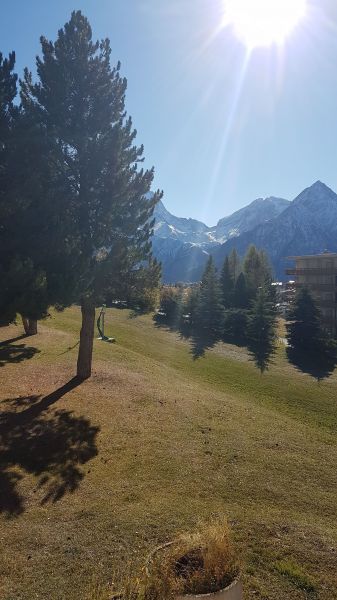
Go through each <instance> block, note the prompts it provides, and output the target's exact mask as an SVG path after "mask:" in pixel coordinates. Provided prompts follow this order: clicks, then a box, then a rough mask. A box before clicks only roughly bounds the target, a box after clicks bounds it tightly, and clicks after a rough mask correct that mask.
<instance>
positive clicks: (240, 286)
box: [233, 273, 250, 309]
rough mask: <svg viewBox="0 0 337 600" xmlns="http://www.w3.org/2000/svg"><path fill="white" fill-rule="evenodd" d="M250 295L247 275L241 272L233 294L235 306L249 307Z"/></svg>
mask: <svg viewBox="0 0 337 600" xmlns="http://www.w3.org/2000/svg"><path fill="white" fill-rule="evenodd" d="M249 303H250V296H249V293H248V290H247V284H246V277H245V275H244V273H240V275H239V277H238V278H237V280H236V283H235V287H234V294H233V306H234V307H235V308H242V309H246V308H248V307H249Z"/></svg>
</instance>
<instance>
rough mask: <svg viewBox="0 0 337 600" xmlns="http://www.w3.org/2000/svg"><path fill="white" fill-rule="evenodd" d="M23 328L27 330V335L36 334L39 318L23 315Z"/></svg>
mask: <svg viewBox="0 0 337 600" xmlns="http://www.w3.org/2000/svg"><path fill="white" fill-rule="evenodd" d="M21 318H22V324H23V328H24V330H25V334H26V335H36V334H37V320H36V319H27V317H21Z"/></svg>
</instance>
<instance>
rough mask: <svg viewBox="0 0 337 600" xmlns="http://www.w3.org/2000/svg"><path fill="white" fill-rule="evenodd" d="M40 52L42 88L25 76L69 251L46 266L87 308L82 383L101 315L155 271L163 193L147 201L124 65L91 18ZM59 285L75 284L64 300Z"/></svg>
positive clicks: (54, 208)
mask: <svg viewBox="0 0 337 600" xmlns="http://www.w3.org/2000/svg"><path fill="white" fill-rule="evenodd" d="M41 46H42V57H41V58H38V59H37V74H38V81H37V83H34V82H33V78H32V75H31V74H30V73H29V72H28V71H27V70H26V71H25V75H24V80H23V82H22V89H21V100H22V106H23V111H24V113H25V115H26V118H27V119H28V120H29V121H30V122H31V123H34V124H35V125H36V127H38V129H39V131H40V135H41V137H42V138H43V140H44V142H45V143H46V144H47V145H46V147H45V160H46V161H47V162H48V164H49V165H51V166H52V169H53V176H54V180H53V186H52V189H51V187H50V186H49V188H47V187H44V186H43V191H45V194H46V195H45V202H46V203H48V207H45V206H44V207H43V206H42V207H41V212H40V215H43V216H44V215H45V214H46V213H51V218H52V223H53V231H52V240H53V241H55V242H56V240H57V242H58V244H59V247H60V251H59V254H58V255H57V260H56V262H54V263H53V264H50V263H49V262H48V264H45V265H44V266H45V271H46V277H47V281H48V280H49V279H53V280H55V282H56V283H55V286H56V288H57V291H58V295H59V298H58V304H60V305H63V304H65V305H66V304H68V303H69V302H70V300H72V301H78V302H79V303H80V305H81V312H82V328H81V334H80V346H79V355H78V363H77V376H78V377H79V378H80V379H86V378H87V377H90V374H91V364H92V350H93V337H94V324H95V307H97V306H98V305H99V304H101V303H102V301H104V300H105V297H106V295H107V293H110V292H111V291H114V292H116V291H117V290H118V289H120V286H121V284H122V282H124V281H125V280H126V278H128V279H129V280H130V278H131V279H132V277H133V276H134V278H135V279H136V278H137V277H138V273H139V269H141V268H142V269H144V268H146V264H147V263H148V264H150V262H151V244H150V241H149V238H150V236H151V232H152V227H153V219H152V215H153V210H154V206H155V204H156V203H157V201H158V200H159V198H160V197H161V194H159V193H156V194H155V195H154V196H153V197H152V198H151V199H149V198H148V193H149V191H150V188H151V184H152V181H153V176H154V172H153V169H152V170H148V171H145V170H143V169H141V168H139V163H141V162H142V160H143V147H142V146H141V147H137V146H136V145H135V138H136V131H135V130H134V129H133V127H132V121H131V118H126V117H125V92H126V87H127V83H126V80H125V79H124V78H122V77H121V76H120V65H119V63H118V64H117V66H115V67H111V65H110V56H111V49H110V43H109V40H107V39H106V40H102V41H101V42H93V40H92V31H91V27H90V25H89V22H88V20H87V19H86V18H85V17H84V16H83V15H82V14H81V12H80V11H77V12H73V13H72V16H71V19H70V21H69V22H68V23H66V25H65V26H64V28H63V29H61V30H60V31H59V32H58V37H57V40H56V41H55V43H53V42H51V41H48V40H47V39H46V38H41ZM37 214H39V213H37ZM60 281H65V282H66V286H65V290H66V291H65V297H64V298H63V297H62V290H61V287H60V286H59V285H58V282H60ZM154 283H155V284H157V282H154ZM69 292H71V299H70V297H69ZM55 296H56V294H55Z"/></svg>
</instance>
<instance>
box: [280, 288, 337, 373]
mask: <svg viewBox="0 0 337 600" xmlns="http://www.w3.org/2000/svg"><path fill="white" fill-rule="evenodd" d="M286 328H287V342H288V347H287V355H288V358H289V361H290V362H291V363H292V364H293V365H294V366H296V367H297V368H298V369H299V370H301V371H303V372H305V373H309V374H311V375H312V376H313V377H316V378H317V379H318V380H320V379H323V378H324V377H328V376H329V375H330V374H331V373H332V372H333V370H334V369H335V366H336V360H337V354H336V343H335V341H333V340H331V339H329V338H328V337H327V335H326V333H325V331H324V329H323V327H322V324H321V315H320V312H319V310H318V308H317V305H316V303H315V301H314V299H313V297H312V296H311V294H310V292H309V291H308V290H307V289H306V288H304V287H303V288H300V290H299V291H298V293H297V294H296V297H295V300H294V303H293V305H292V307H291V308H290V310H289V314H288V318H287V325H286Z"/></svg>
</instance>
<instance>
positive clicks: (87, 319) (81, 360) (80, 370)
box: [77, 300, 95, 380]
mask: <svg viewBox="0 0 337 600" xmlns="http://www.w3.org/2000/svg"><path fill="white" fill-rule="evenodd" d="M81 312H82V327H81V334H80V347H79V350H78V359H77V377H78V379H82V380H83V379H89V377H91V364H92V350H93V344H94V331H95V306H94V304H92V303H91V302H90V301H88V300H83V301H82V304H81Z"/></svg>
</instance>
